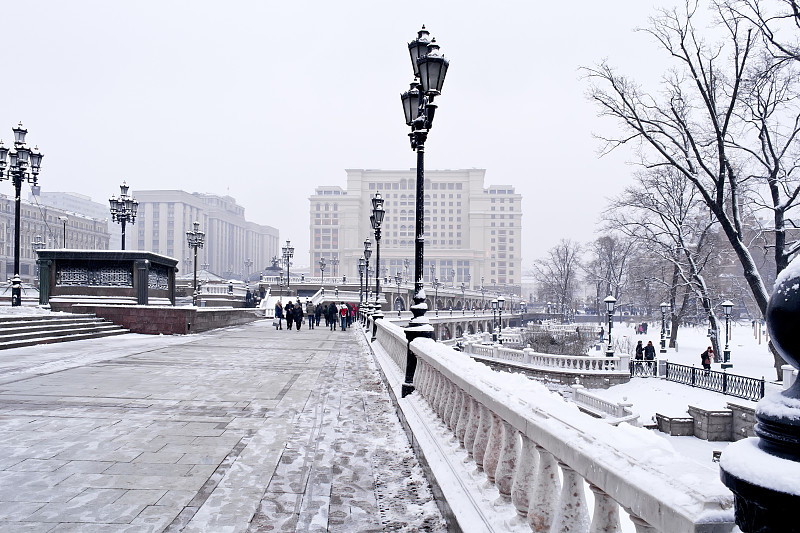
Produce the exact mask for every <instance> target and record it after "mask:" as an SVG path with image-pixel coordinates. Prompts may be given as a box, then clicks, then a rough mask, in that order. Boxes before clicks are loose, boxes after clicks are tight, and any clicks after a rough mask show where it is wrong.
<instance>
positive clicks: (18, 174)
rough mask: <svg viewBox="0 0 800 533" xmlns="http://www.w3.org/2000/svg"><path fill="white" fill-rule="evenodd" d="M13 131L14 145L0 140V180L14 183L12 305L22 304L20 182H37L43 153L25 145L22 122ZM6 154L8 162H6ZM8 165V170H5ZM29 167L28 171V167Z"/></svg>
mask: <svg viewBox="0 0 800 533" xmlns="http://www.w3.org/2000/svg"><path fill="white" fill-rule="evenodd" d="M11 131H13V132H14V147H13V148H12V149H10V150H9V149H8V148H6V147H4V146H3V143H2V142H0V181H1V180H7V179H9V178H11V182H12V183H13V185H14V192H15V193H16V195H15V197H14V277H13V278H12V279H11V305H12V306H14V307H17V306H20V305H22V279H21V278H20V277H19V250H20V248H19V238H20V201H21V197H22V182H23V181H26V180H27V182H28V183H32V184H33V185H36V184H37V181H38V179H39V169H40V168H41V164H42V157H43V155H42V154H41V153H40V152H39V147H38V146H37V147H34V148H33V150H31V149H30V148H28V147H27V146H26V145H25V135H27V133H28V130H26V129H25V128H24V127H23V126H22V122H20V123H19V125H18V126H17V127H16V128H11ZM6 156H8V159H9V161H8V163H6ZM6 165H8V170H6ZM29 168H30V173H29V172H28V169H29Z"/></svg>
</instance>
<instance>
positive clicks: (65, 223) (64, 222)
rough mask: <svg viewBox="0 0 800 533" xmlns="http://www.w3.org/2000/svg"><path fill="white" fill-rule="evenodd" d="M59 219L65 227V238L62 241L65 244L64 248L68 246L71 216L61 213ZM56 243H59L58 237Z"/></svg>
mask: <svg viewBox="0 0 800 533" xmlns="http://www.w3.org/2000/svg"><path fill="white" fill-rule="evenodd" d="M58 221H59V222H61V224H62V225H63V228H64V240H62V241H61V242H62V243H63V244H64V246H63V248H64V249H66V248H67V222H69V217H68V216H67V215H61V216H60V217H58ZM56 245H58V239H56Z"/></svg>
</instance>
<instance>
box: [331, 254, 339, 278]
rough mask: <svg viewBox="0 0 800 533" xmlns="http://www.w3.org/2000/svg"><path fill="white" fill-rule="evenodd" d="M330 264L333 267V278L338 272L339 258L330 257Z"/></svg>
mask: <svg viewBox="0 0 800 533" xmlns="http://www.w3.org/2000/svg"><path fill="white" fill-rule="evenodd" d="M331 266H332V267H333V277H334V278H335V277H336V276H337V275H338V274H339V268H338V266H339V258H338V257H331Z"/></svg>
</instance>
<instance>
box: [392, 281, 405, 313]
mask: <svg viewBox="0 0 800 533" xmlns="http://www.w3.org/2000/svg"><path fill="white" fill-rule="evenodd" d="M394 282H395V283H397V297H398V298H400V284H401V283H402V282H403V276H401V275H400V271H399V270H398V271H397V273H396V274H395V275H394ZM400 307H401V305H400V304H399V303H398V304H397V318H400Z"/></svg>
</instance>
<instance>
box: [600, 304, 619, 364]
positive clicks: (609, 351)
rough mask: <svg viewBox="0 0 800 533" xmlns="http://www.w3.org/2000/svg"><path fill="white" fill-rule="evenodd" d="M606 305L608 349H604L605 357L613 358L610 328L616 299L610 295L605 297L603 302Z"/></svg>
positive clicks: (612, 322)
mask: <svg viewBox="0 0 800 533" xmlns="http://www.w3.org/2000/svg"><path fill="white" fill-rule="evenodd" d="M603 303H604V304H606V313H608V347H607V348H606V357H613V356H614V346H613V345H612V344H611V328H612V327H614V306H615V305H616V304H617V299H616V298H614V296H612V295H611V294H609V295H608V296H606V299H605V300H603Z"/></svg>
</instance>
